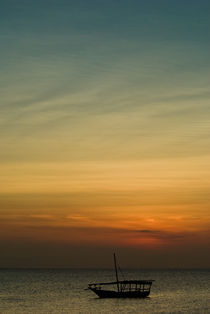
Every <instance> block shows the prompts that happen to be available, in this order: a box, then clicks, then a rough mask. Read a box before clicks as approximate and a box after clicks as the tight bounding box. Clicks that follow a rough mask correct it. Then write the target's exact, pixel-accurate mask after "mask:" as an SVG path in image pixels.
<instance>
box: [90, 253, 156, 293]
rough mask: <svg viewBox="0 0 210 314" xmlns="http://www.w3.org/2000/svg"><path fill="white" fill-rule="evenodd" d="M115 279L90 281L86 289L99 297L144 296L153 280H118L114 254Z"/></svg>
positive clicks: (148, 291)
mask: <svg viewBox="0 0 210 314" xmlns="http://www.w3.org/2000/svg"><path fill="white" fill-rule="evenodd" d="M114 267H115V275H116V281H113V282H103V283H90V284H89V285H88V289H90V290H91V291H93V292H95V294H97V296H99V298H146V297H148V295H149V294H150V290H151V286H152V282H153V281H154V280H119V279H118V269H117V262H116V256H115V254H114Z"/></svg>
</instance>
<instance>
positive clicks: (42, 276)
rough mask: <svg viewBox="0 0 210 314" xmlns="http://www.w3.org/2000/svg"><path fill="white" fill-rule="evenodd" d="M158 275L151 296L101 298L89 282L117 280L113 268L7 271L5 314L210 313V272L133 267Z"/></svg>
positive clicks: (129, 275)
mask: <svg viewBox="0 0 210 314" xmlns="http://www.w3.org/2000/svg"><path fill="white" fill-rule="evenodd" d="M125 279H154V280H155V282H154V284H153V286H152V290H151V294H150V297H149V298H146V299H99V298H98V297H97V296H96V295H95V294H94V293H93V292H92V291H90V290H85V288H87V285H88V283H91V282H103V281H110V280H111V281H112V280H114V274H113V271H112V270H72V269H65V270H59V269H36V270H32V269H27V270H17V269H12V270H11V269H10V270H8V269H7V270H6V269H4V270H3V269H2V270H0V313H5V314H6V313H8V314H9V313H13V314H14V313H15V314H16V313H17V314H18V313H24V314H26V313H27V314H29V313H189V314H192V313H195V314H199V313H205V314H207V313H210V304H209V297H210V270H144V271H143V270H129V271H125Z"/></svg>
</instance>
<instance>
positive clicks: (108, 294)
mask: <svg viewBox="0 0 210 314" xmlns="http://www.w3.org/2000/svg"><path fill="white" fill-rule="evenodd" d="M89 289H90V290H92V291H93V292H95V294H96V295H97V296H98V297H99V298H146V297H148V296H149V294H150V291H119V292H118V291H111V290H103V289H97V288H89Z"/></svg>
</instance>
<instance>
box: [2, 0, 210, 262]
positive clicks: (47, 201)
mask: <svg viewBox="0 0 210 314" xmlns="http://www.w3.org/2000/svg"><path fill="white" fill-rule="evenodd" d="M0 6H1V9H0V39H1V50H0V69H1V71H0V95H1V96H0V98H1V101H0V174H1V175H0V251H1V259H0V267H61V268H62V267H72V268H94V267H112V253H113V252H114V251H115V252H116V253H117V255H118V256H119V258H120V260H121V264H122V266H124V267H125V268H126V267H129V268H208V267H210V253H209V245H210V215H209V214H210V194H209V190H210V145H209V143H210V141H209V140H210V100H209V99H210V89H209V86H210V58H209V55H210V2H209V1H207V0H206V1H205V0H200V1H195V0H191V1H187V0H182V1H181V0H177V1H172V0H159V1H157V0H138V1H137V0H129V1H127V0H121V1H119V0H118V1H116V0H112V1H111V0H106V1H105V0H86V1H82V0H77V1H74V0H42V1H40V0H37V1H32V0H27V1H26V0H19V1H15V0H3V1H1V5H0Z"/></svg>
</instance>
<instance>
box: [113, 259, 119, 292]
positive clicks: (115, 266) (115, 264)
mask: <svg viewBox="0 0 210 314" xmlns="http://www.w3.org/2000/svg"><path fill="white" fill-rule="evenodd" d="M114 268H115V274H116V280H117V291H118V292H119V291H120V288H119V279H118V272H117V262H116V256H115V253H114Z"/></svg>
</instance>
